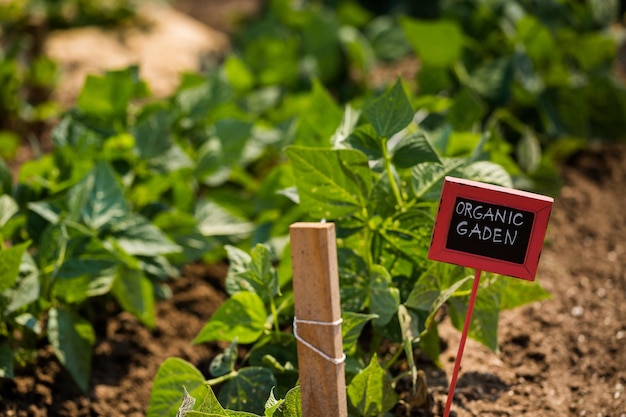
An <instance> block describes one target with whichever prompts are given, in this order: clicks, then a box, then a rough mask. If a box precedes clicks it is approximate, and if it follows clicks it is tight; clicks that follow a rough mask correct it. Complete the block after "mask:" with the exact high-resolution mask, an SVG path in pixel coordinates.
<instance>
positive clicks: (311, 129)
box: [293, 79, 343, 146]
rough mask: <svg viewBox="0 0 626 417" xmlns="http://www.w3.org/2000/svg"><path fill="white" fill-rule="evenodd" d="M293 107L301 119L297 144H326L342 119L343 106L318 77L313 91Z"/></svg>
mask: <svg viewBox="0 0 626 417" xmlns="http://www.w3.org/2000/svg"><path fill="white" fill-rule="evenodd" d="M293 107H294V108H293V110H294V111H295V112H296V113H295V114H294V116H297V117H298V120H299V124H298V134H297V136H296V142H294V143H295V144H297V145H306V146H320V145H326V144H327V143H328V140H329V138H331V137H332V136H333V134H334V133H335V131H336V129H337V127H338V126H339V125H340V123H341V121H342V116H343V114H342V111H341V107H339V106H338V105H337V103H336V102H335V100H334V99H333V97H332V96H331V94H330V93H329V92H328V90H326V87H324V85H323V84H322V83H321V82H320V81H319V80H317V79H316V80H314V81H313V87H312V90H311V92H310V93H309V94H308V95H307V96H306V97H303V100H302V102H301V103H298V104H296V105H294V106H293Z"/></svg>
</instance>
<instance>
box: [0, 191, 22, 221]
mask: <svg viewBox="0 0 626 417" xmlns="http://www.w3.org/2000/svg"><path fill="white" fill-rule="evenodd" d="M18 212H19V207H18V205H17V203H16V202H15V200H13V198H11V197H10V196H8V195H6V194H5V195H1V196H0V227H4V226H5V225H6V224H7V222H8V221H9V220H10V219H11V217H13V215H14V214H16V213H18Z"/></svg>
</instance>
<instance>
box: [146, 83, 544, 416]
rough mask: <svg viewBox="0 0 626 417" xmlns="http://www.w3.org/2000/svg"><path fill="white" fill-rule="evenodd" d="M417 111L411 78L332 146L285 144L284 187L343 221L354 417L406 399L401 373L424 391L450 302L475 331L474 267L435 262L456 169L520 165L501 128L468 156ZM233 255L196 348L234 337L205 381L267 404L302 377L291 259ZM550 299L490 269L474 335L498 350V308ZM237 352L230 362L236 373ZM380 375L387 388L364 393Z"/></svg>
mask: <svg viewBox="0 0 626 417" xmlns="http://www.w3.org/2000/svg"><path fill="white" fill-rule="evenodd" d="M318 94H319V93H318ZM317 97H318V98H319V97H323V95H318V96H317ZM331 103H332V100H331ZM336 110H337V111H338V113H339V114H341V112H340V111H339V110H338V109H336ZM414 115H415V111H414V109H413V105H412V103H411V100H410V99H409V96H408V95H407V94H406V92H405V87H404V85H403V83H402V82H401V81H400V80H398V81H397V82H396V84H395V85H394V86H393V87H392V88H391V89H389V90H388V91H386V92H385V93H384V94H382V95H380V96H378V97H375V98H372V99H371V100H369V101H368V102H366V103H365V104H364V105H363V108H362V109H355V108H353V107H351V106H348V107H346V109H345V111H344V112H343V115H342V116H341V117H340V118H338V119H336V120H334V122H333V123H336V125H335V126H334V129H335V131H334V134H332V135H331V136H330V137H328V138H327V139H326V141H325V142H326V143H323V142H322V143H320V142H317V141H316V142H311V141H310V137H306V136H296V137H295V138H294V141H293V143H292V144H291V145H289V146H288V147H287V148H286V155H287V156H288V158H289V161H290V167H291V170H292V171H293V185H292V187H289V188H288V189H286V190H282V191H281V192H282V193H283V194H285V195H288V196H290V197H291V198H292V199H293V200H294V202H296V203H298V204H299V205H300V206H301V207H304V208H305V210H306V211H307V214H308V215H307V217H305V219H308V220H318V221H320V220H327V221H333V222H335V223H336V226H337V235H338V259H339V272H340V291H341V303H342V317H343V320H344V322H343V336H344V350H345V353H346V354H347V355H348V359H347V361H346V372H347V377H348V383H349V385H348V393H349V398H350V404H351V407H352V411H353V412H354V413H355V415H363V416H369V415H378V414H380V413H383V412H385V411H388V410H390V409H391V408H392V407H393V406H395V400H394V398H395V397H394V394H393V392H394V391H393V387H394V385H395V383H396V382H397V381H398V380H399V379H401V378H404V377H408V378H410V379H411V380H412V381H413V382H414V388H415V390H416V392H417V384H418V380H421V379H419V378H418V375H419V373H418V369H417V366H416V364H415V360H414V357H415V356H414V355H415V349H420V350H421V351H423V352H424V353H426V354H427V355H429V356H430V357H431V358H432V359H433V360H434V361H437V360H438V356H439V344H440V343H439V337H438V333H437V318H438V315H439V314H440V312H441V309H442V308H444V306H445V309H446V310H447V312H448V314H449V315H450V317H451V318H452V322H453V324H454V325H455V326H457V327H459V328H460V327H461V326H462V323H463V320H464V317H465V311H466V308H467V300H468V297H469V288H470V285H471V284H470V280H471V277H472V275H471V273H469V272H468V271H467V270H465V269H464V268H462V267H456V266H450V265H441V264H434V263H431V262H429V261H428V260H427V259H426V253H427V250H428V246H429V243H430V234H431V230H432V225H433V222H434V220H433V219H434V215H435V212H436V207H437V201H438V198H439V193H440V191H441V185H442V182H443V179H444V177H445V176H446V175H454V176H461V177H464V178H469V179H474V180H479V181H484V182H490V183H494V184H498V185H503V186H509V187H510V186H511V178H510V176H509V174H508V173H507V172H506V171H505V170H504V169H503V168H502V167H501V166H499V165H497V164H495V163H493V162H491V161H490V158H491V156H492V155H493V154H496V153H497V149H493V148H492V147H490V138H489V132H486V133H485V135H484V136H483V138H482V140H480V141H479V142H478V145H477V146H476V147H475V148H474V149H471V150H470V152H468V153H467V154H466V155H458V154H457V155H454V156H448V155H446V149H445V148H444V149H437V147H436V146H435V144H434V143H433V142H432V141H431V140H430V139H429V137H430V134H429V133H428V132H427V131H425V130H424V129H423V128H421V126H420V125H419V124H418V123H416V122H415V120H414ZM328 123H330V122H328ZM277 191H278V190H277ZM227 252H228V259H229V263H230V269H229V273H228V276H227V278H226V289H227V291H228V292H229V294H230V296H231V297H230V298H229V299H228V300H226V301H225V302H224V304H223V305H222V306H221V307H220V308H219V309H218V310H217V311H216V313H215V314H214V316H213V317H212V318H211V319H210V320H209V322H208V323H207V324H206V325H205V327H204V328H203V329H202V330H201V332H200V333H199V334H198V336H197V337H196V338H195V340H194V343H203V342H209V341H227V342H230V343H231V346H230V347H229V348H227V349H226V350H225V351H224V353H223V354H221V355H220V356H218V357H216V358H215V359H214V361H213V362H212V364H211V367H210V369H209V370H208V371H209V373H210V374H211V375H212V376H213V378H212V379H208V380H204V384H207V385H209V386H216V385H217V384H222V385H220V391H219V394H218V397H217V398H218V399H219V400H220V402H222V404H226V405H227V406H229V407H232V408H234V409H240V410H245V411H249V412H253V413H262V412H263V409H262V404H263V398H265V397H267V396H268V395H269V392H270V390H271V389H272V387H275V390H276V392H277V393H279V395H282V394H283V393H285V392H287V391H288V390H289V389H290V388H291V387H292V386H293V384H294V383H295V382H296V379H297V363H296V352H295V344H296V343H295V340H294V337H293V335H292V334H291V328H290V324H291V321H292V320H293V299H292V298H293V292H292V290H291V288H290V285H291V275H290V273H291V272H290V268H289V256H288V254H283V253H278V254H273V253H271V251H270V249H269V247H267V246H264V245H257V246H256V247H255V248H254V249H253V250H252V252H250V254H247V253H246V252H244V251H242V250H241V249H237V248H235V247H229V248H227ZM274 260H278V261H279V263H278V266H277V267H275V266H274ZM546 296H547V294H546V292H545V291H544V290H542V289H541V288H540V287H539V286H537V285H528V284H527V283H520V282H518V281H517V280H516V281H515V282H513V281H510V280H504V279H501V278H499V277H497V276H495V275H488V277H487V278H486V280H485V284H484V288H482V289H481V293H480V295H479V300H478V301H477V304H476V311H475V315H474V319H473V320H474V323H473V332H472V333H471V336H472V337H474V338H475V339H477V340H479V341H480V342H482V343H483V344H485V345H487V346H488V347H490V348H491V349H493V350H497V346H498V345H497V323H498V314H499V311H500V310H501V309H505V308H512V307H515V306H518V305H521V304H524V303H526V302H530V301H533V300H538V299H541V298H544V297H546ZM237 345H247V354H246V356H245V358H244V359H243V361H242V363H241V364H239V367H238V368H235V361H236V359H237V357H238V356H237V355H236V354H234V353H233V351H234V350H235V349H236V348H237ZM390 346H394V347H393V348H392V347H390ZM225 358H230V359H229V360H230V362H229V365H228V366H227V367H226V368H224V360H225ZM401 358H402V359H404V360H406V361H407V363H408V365H409V366H408V369H409V371H408V372H406V373H403V372H398V371H397V369H398V368H397V364H398V362H399V360H400V359H401ZM242 365H244V366H242ZM245 365H247V366H245ZM394 365H396V367H394ZM164 366H165V365H164ZM164 372H165V371H164ZM198 372H200V371H198ZM394 378H395V379H394ZM372 381H374V382H372ZM372 383H373V384H375V386H376V387H378V389H374V391H372V392H370V391H368V389H362V388H363V387H365V386H370V385H369V384H372ZM159 384H160V380H159V377H157V379H156V380H155V385H156V387H157V388H155V389H154V390H153V397H152V400H151V405H150V408H149V410H148V415H149V416H156V415H160V412H161V411H160V410H161V409H162V408H163V407H165V405H166V404H169V406H171V404H175V403H176V401H177V400H179V398H180V395H179V394H180V392H179V393H178V395H177V396H174V393H173V392H172V393H171V395H170V396H169V397H167V399H166V397H165V394H164V393H160V392H159V388H158V386H159ZM363 384H365V385H363ZM372 389H373V388H372ZM380 390H382V391H380ZM376 393H378V394H380V393H387V394H385V395H382V396H378V397H377V396H376V395H378V394H376ZM190 395H191V396H192V397H193V395H194V393H193V392H191V391H190ZM372 410H374V411H372Z"/></svg>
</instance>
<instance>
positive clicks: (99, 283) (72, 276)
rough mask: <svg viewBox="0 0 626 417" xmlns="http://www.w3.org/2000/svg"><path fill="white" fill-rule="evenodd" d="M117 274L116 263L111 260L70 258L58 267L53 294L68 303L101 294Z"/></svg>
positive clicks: (110, 284) (111, 283)
mask: <svg viewBox="0 0 626 417" xmlns="http://www.w3.org/2000/svg"><path fill="white" fill-rule="evenodd" d="M117 274H118V263H117V262H115V261H113V260H103V259H80V258H70V259H68V260H67V261H65V262H64V263H63V264H62V265H61V267H60V268H59V271H58V273H57V280H56V282H55V285H54V295H55V296H56V297H59V298H60V299H62V300H63V301H65V302H66V303H70V304H71V303H78V302H81V301H84V300H85V299H86V298H87V297H95V296H98V295H103V294H106V293H108V292H109V291H110V290H111V288H112V286H113V282H114V280H115V278H116V277H117Z"/></svg>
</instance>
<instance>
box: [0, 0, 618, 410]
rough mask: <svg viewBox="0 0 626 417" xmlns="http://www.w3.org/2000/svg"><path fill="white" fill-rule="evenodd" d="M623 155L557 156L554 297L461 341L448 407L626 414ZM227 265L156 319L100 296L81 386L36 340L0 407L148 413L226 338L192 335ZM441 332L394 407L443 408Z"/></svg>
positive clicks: (185, 282) (198, 274)
mask: <svg viewBox="0 0 626 417" xmlns="http://www.w3.org/2000/svg"><path fill="white" fill-rule="evenodd" d="M179 3H180V4H181V5H183V7H186V5H188V4H191V3H192V2H191V1H187V0H180V1H179ZM212 3H213V4H217V2H212ZM252 3H254V2H251V3H250V4H252ZM625 160H626V146H624V145H603V146H599V147H597V148H592V149H590V150H588V151H586V152H583V153H580V154H577V155H575V156H574V157H572V158H571V159H570V160H569V161H567V162H566V163H565V164H564V166H563V167H562V179H563V183H564V186H563V188H562V190H561V192H560V195H559V196H558V197H557V198H556V199H555V205H554V209H553V213H552V217H551V220H550V225H549V229H548V234H547V242H546V245H545V248H544V252H543V255H542V259H541V262H540V268H539V272H538V277H537V279H538V281H539V282H540V283H541V284H542V285H543V286H544V287H545V288H546V289H548V290H549V291H550V292H551V293H552V295H553V297H552V299H550V300H546V301H542V302H538V303H535V304H532V305H529V306H526V307H523V308H519V309H516V310H512V311H506V312H503V313H502V316H501V321H500V326H499V340H500V353H499V354H495V353H493V352H491V351H489V350H487V349H486V348H484V347H483V346H481V345H479V344H478V343H476V342H474V341H472V340H469V341H468V344H467V346H466V348H465V354H464V357H463V362H462V370H461V373H460V377H459V381H458V384H457V389H456V394H455V399H454V404H453V414H452V415H456V416H458V417H467V416H484V417H491V416H493V417H495V416H516V417H524V416H533V417H535V416H542V417H557V416H559V417H560V416H593V417H609V416H610V417H626V392H625V387H626V365H625V364H626V349H624V347H623V346H624V344H625V343H626V320H625V319H624V318H625V317H626V302H625V291H626V242H625V239H624V237H625V236H626V216H625V215H624V213H623V212H622V210H624V208H625V207H626V192H624V190H626V163H624V161H625ZM225 274H226V266H225V265H220V264H218V265H203V264H192V265H188V266H186V267H185V268H184V270H183V274H182V276H181V278H179V279H177V280H175V281H173V282H172V284H171V287H172V291H173V296H172V297H171V299H169V300H167V301H164V302H161V303H159V304H158V306H157V315H158V319H157V324H156V327H155V328H154V329H147V328H146V327H144V326H143V325H141V324H140V323H139V322H138V321H137V320H136V319H135V318H134V317H133V316H131V315H129V314H128V313H125V312H122V311H120V310H119V309H118V308H117V307H115V306H114V305H104V306H103V314H102V317H106V318H103V319H101V320H96V322H95V328H96V332H97V344H96V346H95V351H94V360H93V371H92V377H91V386H90V391H89V393H88V394H83V393H81V392H80V390H79V389H78V388H77V387H76V385H75V384H74V382H73V381H72V379H71V377H70V376H69V374H68V373H67V372H66V371H65V370H64V369H63V368H62V367H61V365H60V364H59V363H58V361H57V360H56V358H55V357H54V354H53V353H52V351H51V349H50V348H49V346H44V345H42V347H41V348H40V349H39V351H38V355H37V358H36V363H35V364H34V365H32V366H28V367H25V368H21V369H17V370H16V374H17V376H16V378H15V379H14V380H12V381H9V380H0V416H29V417H31V416H32V417H48V416H63V417H83V416H109V417H116V416H124V417H139V416H143V415H145V411H146V409H147V406H148V403H149V396H150V390H151V386H152V381H153V379H154V376H155V375H156V371H157V369H158V367H159V365H160V364H161V363H162V362H163V361H164V360H165V359H166V358H168V357H173V356H175V357H180V358H183V359H186V360H188V361H190V362H192V363H193V364H195V365H196V366H197V367H198V368H199V369H207V368H208V364H209V363H210V361H211V359H212V358H213V357H214V356H215V355H216V354H217V353H218V352H220V351H221V350H222V349H223V348H224V347H225V346H223V345H218V344H201V345H197V346H194V345H192V344H191V340H192V339H193V338H194V337H195V336H196V335H197V333H198V332H199V330H200V329H201V328H202V326H203V325H204V323H206V321H207V320H208V319H209V317H210V316H211V314H213V312H214V311H215V310H216V309H217V308H218V306H219V305H220V303H221V302H223V300H224V299H225V298H226V293H225V291H224V287H223V280H224V276H225ZM503 279H512V278H503ZM440 333H441V337H442V339H443V341H444V345H445V346H446V349H445V350H444V351H443V353H442V356H441V360H442V362H443V369H437V368H435V367H433V366H432V365H429V364H424V370H425V372H426V380H427V386H428V394H429V396H430V398H431V401H430V406H429V407H428V410H424V409H421V410H418V409H416V408H414V409H411V406H410V403H411V399H410V398H406V396H403V403H402V404H401V405H399V406H398V407H396V409H395V413H396V415H398V416H432V415H436V416H439V415H441V414H442V411H443V406H444V404H445V401H446V397H447V391H448V385H447V384H448V381H449V378H450V375H451V372H452V368H453V366H454V359H455V356H456V352H457V346H458V343H459V338H460V337H459V336H460V335H459V333H458V332H457V331H456V330H454V329H453V328H452V326H451V325H450V323H449V322H444V323H443V325H442V327H441V329H440Z"/></svg>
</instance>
